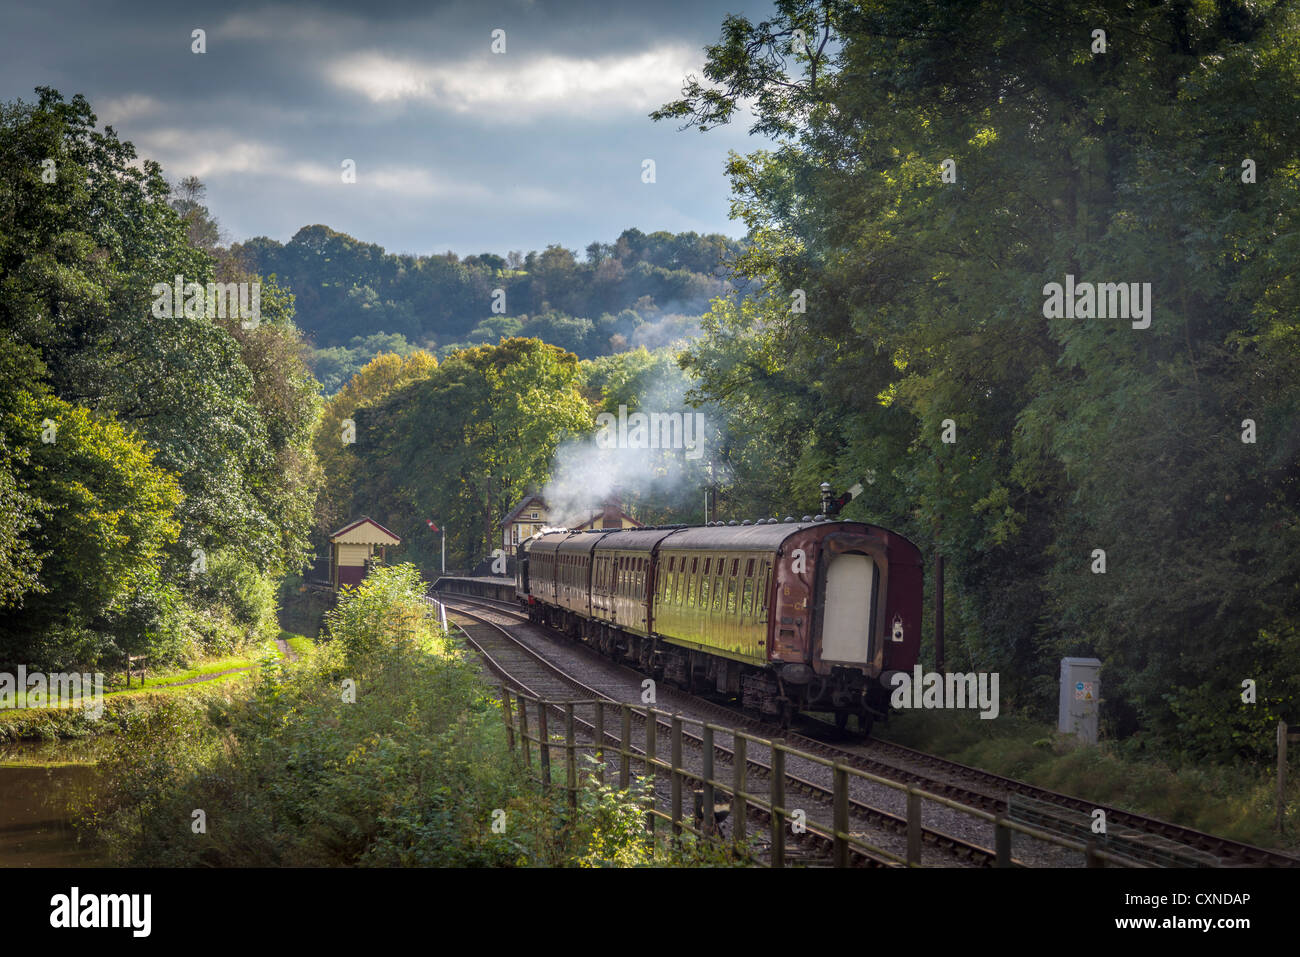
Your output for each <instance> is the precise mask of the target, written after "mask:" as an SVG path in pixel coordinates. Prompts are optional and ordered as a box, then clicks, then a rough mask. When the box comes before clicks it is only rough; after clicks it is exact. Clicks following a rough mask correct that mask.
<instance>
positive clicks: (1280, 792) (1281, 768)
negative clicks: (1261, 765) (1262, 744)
mask: <svg viewBox="0 0 1300 957" xmlns="http://www.w3.org/2000/svg"><path fill="white" fill-rule="evenodd" d="M1287 736H1288V735H1287V725H1286V722H1285V721H1278V723H1277V832H1278V833H1279V834H1281V833H1282V828H1283V827H1284V826H1285V822H1286V742H1287Z"/></svg>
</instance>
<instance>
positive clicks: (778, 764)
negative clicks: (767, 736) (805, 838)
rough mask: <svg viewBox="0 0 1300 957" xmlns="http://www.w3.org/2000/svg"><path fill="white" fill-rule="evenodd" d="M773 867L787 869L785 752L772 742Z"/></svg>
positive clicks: (775, 742)
mask: <svg viewBox="0 0 1300 957" xmlns="http://www.w3.org/2000/svg"><path fill="white" fill-rule="evenodd" d="M771 804H772V820H771V822H770V823H771V825H772V866H773V867H785V813H784V811H785V752H784V751H782V750H781V749H780V742H778V741H773V742H772V793H771Z"/></svg>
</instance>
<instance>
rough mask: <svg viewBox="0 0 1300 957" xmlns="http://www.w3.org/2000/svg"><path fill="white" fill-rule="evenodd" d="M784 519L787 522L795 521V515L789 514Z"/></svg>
mask: <svg viewBox="0 0 1300 957" xmlns="http://www.w3.org/2000/svg"><path fill="white" fill-rule="evenodd" d="M783 521H786V522H793V521H794V516H793V515H787V516H786V517H785V518H784V519H783Z"/></svg>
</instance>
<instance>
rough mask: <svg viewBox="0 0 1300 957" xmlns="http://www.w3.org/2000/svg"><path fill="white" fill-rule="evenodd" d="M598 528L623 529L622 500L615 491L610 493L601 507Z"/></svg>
mask: <svg viewBox="0 0 1300 957" xmlns="http://www.w3.org/2000/svg"><path fill="white" fill-rule="evenodd" d="M600 527H601V528H622V527H623V500H622V498H620V496H619V494H618V491H617V490H615V491H612V492H610V493H609V496H608V497H607V498H606V499H605V502H604V504H603V505H602V512H601V517H600Z"/></svg>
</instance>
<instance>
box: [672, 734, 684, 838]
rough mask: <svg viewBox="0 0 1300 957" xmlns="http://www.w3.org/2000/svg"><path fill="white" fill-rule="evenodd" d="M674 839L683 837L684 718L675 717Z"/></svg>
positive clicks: (673, 742) (673, 756)
mask: <svg viewBox="0 0 1300 957" xmlns="http://www.w3.org/2000/svg"><path fill="white" fill-rule="evenodd" d="M672 738H673V741H672V763H673V779H672V802H673V815H672V816H673V837H681V836H682V716H681V715H679V714H675V715H673V731H672Z"/></svg>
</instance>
